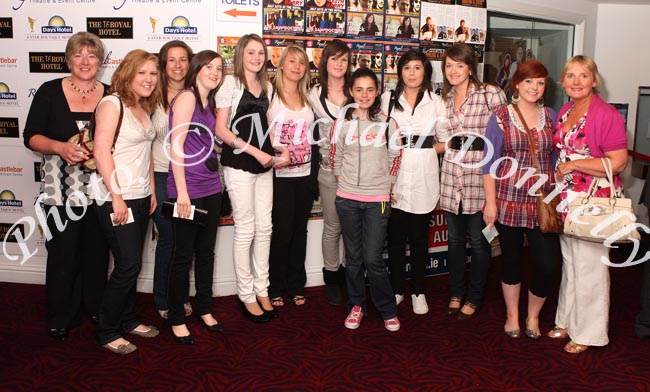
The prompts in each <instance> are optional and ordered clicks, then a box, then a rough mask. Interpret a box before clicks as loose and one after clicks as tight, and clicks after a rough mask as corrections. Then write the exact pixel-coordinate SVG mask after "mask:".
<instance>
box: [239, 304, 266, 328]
mask: <svg viewBox="0 0 650 392" xmlns="http://www.w3.org/2000/svg"><path fill="white" fill-rule="evenodd" d="M239 306H240V307H241V310H242V313H244V317H246V318H247V319H249V320H250V321H252V322H254V323H257V324H264V323H268V322H269V321H271V318H270V316H269V315H268V314H266V312H264V309H262V311H263V312H264V313H262V314H260V315H255V314H253V313H251V312H249V311H248V308H246V304H244V303H243V302H242V301H241V300H240V301H239Z"/></svg>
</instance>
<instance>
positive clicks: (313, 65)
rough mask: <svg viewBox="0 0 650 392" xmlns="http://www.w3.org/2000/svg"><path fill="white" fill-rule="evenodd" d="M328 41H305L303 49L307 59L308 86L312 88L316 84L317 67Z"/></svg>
mask: <svg viewBox="0 0 650 392" xmlns="http://www.w3.org/2000/svg"><path fill="white" fill-rule="evenodd" d="M328 42H329V40H324V39H310V40H306V41H305V48H306V51H307V58H308V59H309V67H308V69H309V76H310V81H309V85H310V87H311V86H314V85H316V84H317V83H318V65H319V64H320V61H321V58H322V55H323V49H324V48H325V45H327V43H328Z"/></svg>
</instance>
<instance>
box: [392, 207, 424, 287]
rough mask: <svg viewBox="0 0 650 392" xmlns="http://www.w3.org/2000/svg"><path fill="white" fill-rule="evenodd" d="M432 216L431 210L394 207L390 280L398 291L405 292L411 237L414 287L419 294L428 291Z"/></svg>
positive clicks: (412, 283) (412, 280) (412, 281)
mask: <svg viewBox="0 0 650 392" xmlns="http://www.w3.org/2000/svg"><path fill="white" fill-rule="evenodd" d="M430 220H431V213H428V214H412V213H410V212H406V211H402V210H398V209H397V208H393V209H392V210H391V213H390V219H389V221H388V258H389V260H390V283H391V286H393V291H394V292H395V294H402V295H403V294H404V269H405V266H406V253H405V252H406V239H407V238H408V242H409V248H410V251H411V257H410V265H411V289H412V290H413V294H415V295H420V294H424V275H425V271H426V266H427V259H428V258H429V254H428V253H429V252H428V250H429V247H428V239H429V221H430Z"/></svg>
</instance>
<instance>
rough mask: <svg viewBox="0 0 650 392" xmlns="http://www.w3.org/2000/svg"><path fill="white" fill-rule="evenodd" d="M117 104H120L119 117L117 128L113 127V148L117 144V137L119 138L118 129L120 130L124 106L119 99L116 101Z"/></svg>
mask: <svg viewBox="0 0 650 392" xmlns="http://www.w3.org/2000/svg"><path fill="white" fill-rule="evenodd" d="M117 100H118V102H119V103H120V115H119V117H118V118H117V126H116V127H115V137H113V147H115V143H117V137H118V136H120V129H121V128H122V119H123V118H124V104H122V100H121V99H119V98H118V99H117Z"/></svg>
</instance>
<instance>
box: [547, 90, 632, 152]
mask: <svg viewBox="0 0 650 392" xmlns="http://www.w3.org/2000/svg"><path fill="white" fill-rule="evenodd" d="M572 106H573V102H572V101H569V102H567V103H566V104H565V105H564V106H562V108H561V109H560V112H559V113H558V115H557V119H558V121H559V119H561V118H562V116H564V114H565V113H566V112H567V111H568V110H569V108H571V107H572ZM585 127H586V129H585V133H586V134H587V144H588V145H589V150H590V151H591V155H592V156H593V157H594V158H602V157H604V156H605V154H604V153H606V152H608V151H614V150H622V149H625V150H627V134H626V132H625V121H624V120H623V117H622V116H621V114H620V113H619V112H618V110H616V108H614V107H613V106H612V105H610V104H608V103H607V102H605V101H603V99H602V98H600V96H599V95H598V94H595V95H594V97H593V98H592V99H591V103H590V104H589V109H588V110H587V124H586V125H585Z"/></svg>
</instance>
